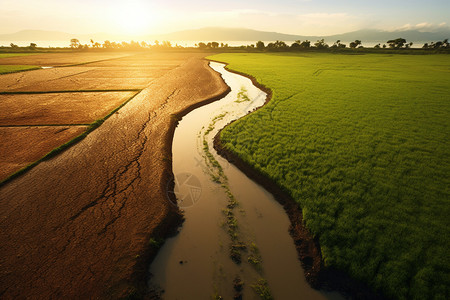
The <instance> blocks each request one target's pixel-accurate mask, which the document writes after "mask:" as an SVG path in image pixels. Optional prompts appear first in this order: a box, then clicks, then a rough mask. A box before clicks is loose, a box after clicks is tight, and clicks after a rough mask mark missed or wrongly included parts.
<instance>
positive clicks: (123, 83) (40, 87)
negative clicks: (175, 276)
mask: <svg viewBox="0 0 450 300" xmlns="http://www.w3.org/2000/svg"><path fill="white" fill-rule="evenodd" d="M152 79H153V78H133V77H131V78H86V77H85V74H79V75H75V76H70V77H66V78H61V79H57V80H52V81H41V82H38V83H35V84H31V85H28V86H24V87H21V88H20V89H13V90H11V92H18V91H20V92H49V91H86V90H124V89H143V88H144V87H146V86H147V85H148V84H149V83H150V82H151V81H152Z"/></svg>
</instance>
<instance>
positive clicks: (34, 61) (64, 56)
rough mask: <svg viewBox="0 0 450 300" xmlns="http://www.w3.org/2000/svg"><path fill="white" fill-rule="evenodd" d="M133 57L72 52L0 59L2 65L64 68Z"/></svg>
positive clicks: (114, 53)
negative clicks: (64, 66)
mask: <svg viewBox="0 0 450 300" xmlns="http://www.w3.org/2000/svg"><path fill="white" fill-rule="evenodd" d="M128 55H131V53H121V52H98V53H95V52H88V53H87V52H70V53H43V54H37V55H27V56H13V57H4V58H0V65H31V66H63V65H73V64H82V63H87V62H94V61H99V60H105V59H114V58H119V57H124V56H128Z"/></svg>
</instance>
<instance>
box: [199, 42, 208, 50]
mask: <svg viewBox="0 0 450 300" xmlns="http://www.w3.org/2000/svg"><path fill="white" fill-rule="evenodd" d="M198 48H199V49H206V44H205V43H202V42H200V43H198Z"/></svg>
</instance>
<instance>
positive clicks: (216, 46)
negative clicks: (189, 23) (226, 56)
mask: <svg viewBox="0 0 450 300" xmlns="http://www.w3.org/2000/svg"><path fill="white" fill-rule="evenodd" d="M211 47H212V48H219V43H218V42H212V43H211Z"/></svg>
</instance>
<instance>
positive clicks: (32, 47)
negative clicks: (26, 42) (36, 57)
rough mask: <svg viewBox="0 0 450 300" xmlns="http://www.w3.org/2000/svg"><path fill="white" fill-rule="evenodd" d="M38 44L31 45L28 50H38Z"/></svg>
mask: <svg viewBox="0 0 450 300" xmlns="http://www.w3.org/2000/svg"><path fill="white" fill-rule="evenodd" d="M36 46H37V45H36V44H35V43H30V46H28V48H30V50H36Z"/></svg>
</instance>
